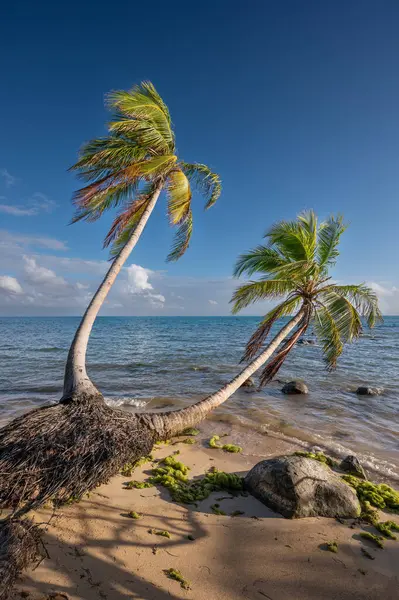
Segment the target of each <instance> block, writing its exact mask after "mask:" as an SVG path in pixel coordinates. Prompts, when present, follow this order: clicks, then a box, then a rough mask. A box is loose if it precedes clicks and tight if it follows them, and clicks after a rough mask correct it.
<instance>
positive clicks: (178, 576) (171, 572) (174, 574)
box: [164, 569, 190, 590]
mask: <svg viewBox="0 0 399 600" xmlns="http://www.w3.org/2000/svg"><path fill="white" fill-rule="evenodd" d="M164 573H165V575H166V576H167V577H169V579H174V581H178V582H179V583H180V587H181V588H183V590H189V589H190V582H189V581H187V579H185V578H184V577H183V574H182V573H181V572H180V571H178V570H177V569H165V570H164Z"/></svg>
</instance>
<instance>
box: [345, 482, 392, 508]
mask: <svg viewBox="0 0 399 600" xmlns="http://www.w3.org/2000/svg"><path fill="white" fill-rule="evenodd" d="M342 479H343V480H344V481H346V483H348V484H349V485H350V486H352V487H353V488H355V490H356V493H357V496H358V498H359V501H360V503H361V504H364V503H365V502H368V503H369V504H370V505H371V506H375V507H376V508H380V509H384V508H389V509H390V510H392V511H397V512H399V492H397V491H396V490H394V489H393V488H391V487H390V486H389V485H387V484H386V483H371V481H364V480H363V479H358V478H357V477H355V476H354V475H343V476H342Z"/></svg>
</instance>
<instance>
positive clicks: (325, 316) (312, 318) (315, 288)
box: [232, 211, 382, 385]
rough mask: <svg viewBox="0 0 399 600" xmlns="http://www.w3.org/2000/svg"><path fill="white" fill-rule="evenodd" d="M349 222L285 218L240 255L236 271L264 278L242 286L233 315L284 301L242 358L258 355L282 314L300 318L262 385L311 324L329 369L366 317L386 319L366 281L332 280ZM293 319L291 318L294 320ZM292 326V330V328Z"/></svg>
mask: <svg viewBox="0 0 399 600" xmlns="http://www.w3.org/2000/svg"><path fill="white" fill-rule="evenodd" d="M346 227H347V226H346V225H345V224H344V222H343V218H342V217H341V216H337V217H334V216H332V217H330V218H329V219H328V220H327V221H324V222H322V223H319V222H318V219H317V216H316V215H315V213H314V212H313V211H310V212H307V213H304V214H301V215H299V216H298V217H297V219H296V221H291V222H286V221H281V222H279V223H277V224H276V225H274V226H273V227H271V229H270V230H269V231H268V232H267V233H266V235H265V238H266V239H267V240H268V242H269V243H268V244H267V245H266V246H265V245H261V246H257V247H256V248H254V249H253V250H251V251H250V252H248V254H243V255H242V256H240V257H239V259H238V261H237V263H236V266H235V271H234V274H235V275H236V276H238V277H239V276H240V275H242V274H244V273H246V274H247V275H248V276H250V277H251V276H252V275H254V274H256V275H258V276H260V279H258V280H257V281H250V282H248V283H246V284H244V285H242V286H240V287H239V288H238V289H237V290H236V292H235V294H234V296H233V298H232V302H233V313H238V312H239V311H240V310H242V309H243V308H245V307H246V306H249V305H250V304H252V303H254V302H257V301H258V300H276V299H282V302H280V303H279V304H277V306H275V307H274V308H273V309H272V310H270V311H269V312H268V313H267V314H266V315H265V316H264V318H263V319H262V321H261V323H260V325H259V327H258V328H257V330H256V331H255V333H254V334H253V335H252V337H251V338H250V340H249V342H248V344H247V347H246V351H245V354H244V356H243V360H244V361H246V360H250V359H252V358H253V357H254V356H256V354H257V352H258V351H259V349H260V348H261V347H262V344H263V343H264V341H265V340H266V338H267V336H268V334H269V332H270V329H271V327H272V325H273V324H274V323H275V322H276V321H277V319H280V318H281V317H286V316H287V315H292V314H294V315H295V317H294V319H297V318H298V317H299V316H300V320H299V322H298V327H297V329H296V330H295V332H294V333H293V334H292V335H291V337H290V338H289V339H288V340H286V342H285V343H284V345H283V346H282V347H281V348H280V349H279V352H278V353H277V354H276V356H275V357H274V358H273V360H272V361H270V362H269V363H268V364H267V365H266V367H265V368H264V370H263V372H262V374H261V379H260V383H261V385H264V384H266V383H268V382H269V381H270V380H271V379H272V378H273V377H274V376H275V375H276V373H277V371H278V370H279V369H280V367H281V365H282V364H283V362H284V360H285V358H286V357H287V355H288V353H289V352H290V350H291V349H292V348H293V346H294V345H295V343H296V342H297V340H298V339H299V338H300V337H301V336H302V335H303V334H304V333H305V332H306V330H307V329H308V327H309V326H310V325H311V324H312V326H313V330H314V332H315V334H316V336H317V338H318V341H319V343H320V346H321V348H322V351H323V355H324V359H325V362H326V366H327V369H328V370H333V369H335V367H336V365H337V359H338V357H339V356H340V355H341V353H342V351H343V348H344V345H345V344H346V343H348V342H352V341H353V340H355V339H356V338H358V337H359V335H360V334H361V332H362V320H361V318H362V317H363V318H364V319H365V320H366V322H367V325H368V326H369V327H374V325H375V324H376V323H377V322H378V321H381V320H382V316H381V313H380V310H379V308H378V300H377V296H376V294H375V293H374V292H373V290H372V289H371V288H369V287H367V286H366V285H364V284H360V285H338V284H336V283H334V282H332V281H331V277H330V275H329V272H330V269H331V267H332V266H333V265H334V264H335V262H336V259H337V257H338V255H339V251H338V246H339V242H340V239H341V236H342V234H343V233H344V231H345V230H346ZM292 322H293V320H291V321H290V323H292ZM291 330H292V328H291Z"/></svg>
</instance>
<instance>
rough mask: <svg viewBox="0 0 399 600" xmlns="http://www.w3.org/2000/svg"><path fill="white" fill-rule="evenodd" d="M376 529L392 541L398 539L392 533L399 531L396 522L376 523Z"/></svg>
mask: <svg viewBox="0 0 399 600" xmlns="http://www.w3.org/2000/svg"><path fill="white" fill-rule="evenodd" d="M374 527H375V528H376V529H377V531H379V532H380V533H382V534H383V535H385V537H387V538H390V539H391V540H396V539H397V537H396V535H395V534H394V533H392V532H393V531H399V525H398V524H397V523H395V522H394V521H382V522H379V523H376V524H375V525H374Z"/></svg>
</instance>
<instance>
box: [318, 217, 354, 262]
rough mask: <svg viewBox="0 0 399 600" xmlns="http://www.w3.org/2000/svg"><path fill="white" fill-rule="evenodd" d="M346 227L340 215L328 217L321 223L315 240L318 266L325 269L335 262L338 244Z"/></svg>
mask: <svg viewBox="0 0 399 600" xmlns="http://www.w3.org/2000/svg"><path fill="white" fill-rule="evenodd" d="M346 228H347V225H345V223H344V220H343V217H342V215H338V216H336V217H330V218H329V219H328V220H327V221H326V222H324V223H321V225H320V227H319V234H318V240H317V263H318V265H319V267H321V268H323V269H324V270H325V269H326V268H327V267H328V266H332V265H333V264H334V263H335V261H336V259H337V257H338V255H339V251H338V244H339V241H340V238H341V235H342V234H343V233H344V231H345V230H346Z"/></svg>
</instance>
